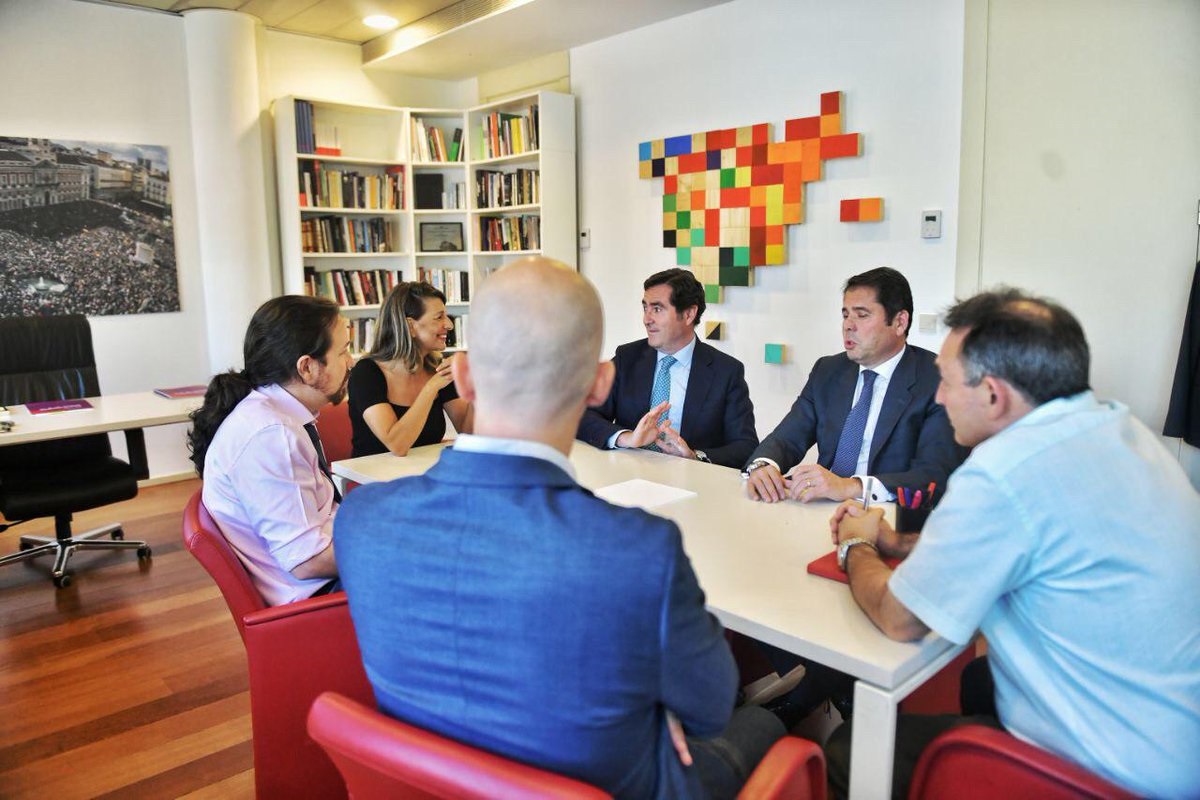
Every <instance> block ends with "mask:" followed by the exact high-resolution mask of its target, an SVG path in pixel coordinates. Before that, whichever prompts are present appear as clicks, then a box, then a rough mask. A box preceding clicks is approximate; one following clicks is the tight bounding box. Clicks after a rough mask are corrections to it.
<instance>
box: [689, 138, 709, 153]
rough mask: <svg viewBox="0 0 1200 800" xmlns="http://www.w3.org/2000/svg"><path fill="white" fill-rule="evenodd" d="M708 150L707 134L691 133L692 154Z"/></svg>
mask: <svg viewBox="0 0 1200 800" xmlns="http://www.w3.org/2000/svg"><path fill="white" fill-rule="evenodd" d="M707 149H708V134H706V133H693V134H692V152H693V153H703V152H704V151H705V150H707Z"/></svg>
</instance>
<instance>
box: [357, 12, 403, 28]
mask: <svg viewBox="0 0 1200 800" xmlns="http://www.w3.org/2000/svg"><path fill="white" fill-rule="evenodd" d="M363 24H364V25H366V26H367V27H368V28H376V29H378V30H381V31H386V30H388V29H390V28H394V27H396V26H397V25H399V24H400V23H398V22H397V21H396V19H395V17H389V16H388V15H387V14H372V15H371V16H369V17H363Z"/></svg>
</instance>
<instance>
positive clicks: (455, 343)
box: [446, 314, 468, 350]
mask: <svg viewBox="0 0 1200 800" xmlns="http://www.w3.org/2000/svg"><path fill="white" fill-rule="evenodd" d="M467 317H468V315H467V314H461V315H459V316H457V317H456V316H453V315H452V316H451V317H450V321H451V322H453V323H454V329H453V330H450V331H447V332H446V348H447V349H449V348H451V347H453V348H456V349H459V350H466V349H467Z"/></svg>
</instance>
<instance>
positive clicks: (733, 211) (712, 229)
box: [638, 92, 882, 302]
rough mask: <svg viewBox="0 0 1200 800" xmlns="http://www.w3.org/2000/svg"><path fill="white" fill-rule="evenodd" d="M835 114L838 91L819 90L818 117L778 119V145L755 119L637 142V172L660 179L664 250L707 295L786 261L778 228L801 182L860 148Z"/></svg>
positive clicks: (797, 198)
mask: <svg viewBox="0 0 1200 800" xmlns="http://www.w3.org/2000/svg"><path fill="white" fill-rule="evenodd" d="M842 112H843V102H842V93H841V92H826V93H825V94H822V95H821V113H820V114H819V115H817V116H813V117H801V118H799V119H789V120H787V122H785V123H784V138H783V141H781V142H776V141H772V135H771V125H770V123H760V124H758V125H749V126H746V127H742V128H728V129H725V130H717V131H707V132H705V133H693V134H688V135H683V136H670V137H667V138H664V139H655V140H653V141H649V142H642V143H641V144H639V145H638V174H639V176H640V177H642V178H662V181H663V203H662V214H663V247H671V248H674V249H675V263H676V264H677V265H679V266H684V267H691V268H692V271H693V272H694V273H695V274H696V277H697V278H698V279H699V280H700V282H701V283H703V284H704V286H705V291H706V293H708V292H710V291H711V290H712V289H713V288H714V287H721V286H751V285H752V284H753V281H752V278H751V272H752V269H753V268H754V267H761V266H767V265H771V264H783V263H785V261H786V252H785V248H786V244H787V237H786V236H785V235H784V233H785V227H784V226H786V225H797V224H799V223H801V222H803V221H804V184H806V183H809V182H811V181H818V180H820V179H821V176H822V167H821V165H822V164H823V163H824V162H825V161H827V160H828V159H831V158H847V157H850V156H857V155H859V154H860V153H861V152H862V134H860V133H843V132H842ZM860 207H861V203H860ZM880 208H882V205H881V206H880ZM860 213H861V212H860ZM880 213H882V211H881V212H880ZM718 296H719V294H718ZM708 297H710V298H711V295H708ZM708 302H714V301H713V300H712V299H709V300H708ZM717 302H719V300H718V301H717Z"/></svg>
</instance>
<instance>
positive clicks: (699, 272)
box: [692, 264, 720, 283]
mask: <svg viewBox="0 0 1200 800" xmlns="http://www.w3.org/2000/svg"><path fill="white" fill-rule="evenodd" d="M692 273H693V274H695V276H696V280H698V281H700V282H701V283H716V282H717V281H718V280H719V279H720V270H719V269H718V267H717V266H716V265H715V264H696V265H694V266H693V267H692Z"/></svg>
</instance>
